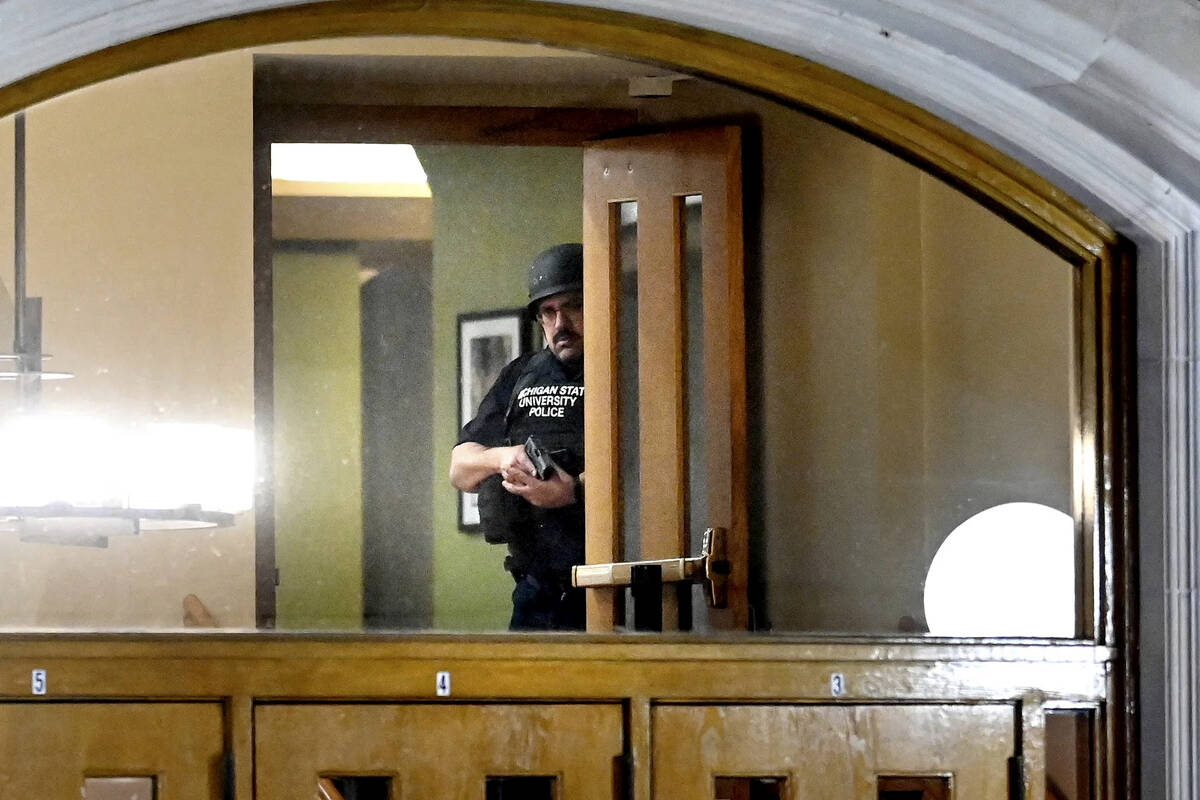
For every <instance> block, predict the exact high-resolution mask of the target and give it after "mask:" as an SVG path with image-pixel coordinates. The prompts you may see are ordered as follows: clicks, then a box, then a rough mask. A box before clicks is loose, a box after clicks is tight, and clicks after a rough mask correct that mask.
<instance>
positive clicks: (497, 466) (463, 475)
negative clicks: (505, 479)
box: [450, 442, 533, 492]
mask: <svg viewBox="0 0 1200 800" xmlns="http://www.w3.org/2000/svg"><path fill="white" fill-rule="evenodd" d="M512 469H519V470H521V471H523V472H527V473H529V474H530V475H533V464H531V463H529V456H527V455H525V448H524V447H522V446H521V445H513V446H512V447H485V446H484V445H481V444H479V443H478V442H463V443H462V444H459V445H457V446H455V448H454V449H453V450H451V451H450V483H451V484H452V485H453V486H454V488H455V489H458V490H460V491H463V492H473V491H475V490H476V489H478V488H479V484H481V483H483V481H484V480H485V479H486V478H487V477H488V476H489V475H503V474H505V473H506V472H508V471H509V470H512Z"/></svg>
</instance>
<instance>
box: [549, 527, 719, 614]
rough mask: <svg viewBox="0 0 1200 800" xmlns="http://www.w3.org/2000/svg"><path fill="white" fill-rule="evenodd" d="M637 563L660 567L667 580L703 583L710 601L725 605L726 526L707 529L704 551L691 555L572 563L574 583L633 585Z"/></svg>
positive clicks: (717, 605)
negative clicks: (644, 559)
mask: <svg viewBox="0 0 1200 800" xmlns="http://www.w3.org/2000/svg"><path fill="white" fill-rule="evenodd" d="M634 567H659V568H660V569H661V570H662V582H663V583H703V584H704V594H705V596H707V597H708V604H709V605H710V606H712V607H713V608H724V607H725V598H726V583H727V582H728V579H729V560H728V559H727V558H726V556H725V529H724V528H709V529H707V530H706V531H704V545H703V547H702V549H701V554H700V555H698V556H693V557H691V558H660V559H656V560H651V561H618V562H616V563H613V564H580V565H578V566H574V567H571V585H572V586H578V587H582V588H595V587H599V586H631V585H632V584H633V572H634Z"/></svg>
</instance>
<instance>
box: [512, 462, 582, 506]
mask: <svg viewBox="0 0 1200 800" xmlns="http://www.w3.org/2000/svg"><path fill="white" fill-rule="evenodd" d="M503 486H504V488H505V489H507V490H508V491H509V492H511V493H513V494H515V495H517V496H518V497H523V498H525V499H526V500H528V501H529V502H530V503H531V504H533V505H535V506H538V507H539V508H562V507H563V506H569V505H571V503H574V502H575V479H574V478H572V477H571V476H570V475H568V474H567V473H565V472H563V471H562V470H561V469H558V468H555V470H554V472H553V473H551V475H550V477H549V478H547V479H546V480H544V481H539V480H538V479H537V478H536V477H534V476H533V475H530V474H526V473H522V472H517V471H514V472H513V474H512V477H511V478H509V477H506V478H505V479H504V482H503Z"/></svg>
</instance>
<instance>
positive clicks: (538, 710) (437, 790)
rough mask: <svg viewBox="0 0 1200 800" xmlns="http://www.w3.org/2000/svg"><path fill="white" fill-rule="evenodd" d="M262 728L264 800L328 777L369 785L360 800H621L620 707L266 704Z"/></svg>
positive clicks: (260, 794)
mask: <svg viewBox="0 0 1200 800" xmlns="http://www.w3.org/2000/svg"><path fill="white" fill-rule="evenodd" d="M254 724H255V734H254V739H255V786H256V797H257V798H258V800H297V799H300V798H302V799H303V800H308V799H309V798H312V797H314V796H316V791H317V785H318V781H320V780H321V779H323V778H324V779H329V780H332V781H334V782H335V783H338V784H342V785H343V786H344V785H345V784H346V782H349V783H350V784H354V783H355V781H359V780H361V781H364V782H363V783H360V784H359V785H360V786H362V787H368V786H369V787H370V792H368V790H367V789H366V788H361V789H359V790H356V792H351V793H357V794H358V796H359V798H360V800H361V798H363V797H365V796H366V795H367V794H370V796H372V797H386V798H388V800H484V799H485V798H488V800H491V799H492V798H496V799H497V800H503V798H505V797H508V798H510V799H512V800H516V799H517V798H521V797H528V798H532V799H536V798H542V797H545V798H547V800H549V798H553V799H554V800H561V799H562V798H570V800H613V798H614V797H615V796H617V795H616V794H615V792H616V788H615V787H614V784H615V783H616V777H615V776H616V775H618V771H617V769H616V766H617V759H619V758H620V757H621V754H622V752H623V733H622V716H621V707H620V706H619V705H553V704H544V705H543V704H538V705H515V704H513V705H509V704H495V705H474V704H438V705H325V704H321V705H263V706H259V707H258V708H257V709H256V710H255V713H254ZM506 780H507V781H515V784H509V787H510V788H509V790H508V791H505V788H504V787H505V783H504V782H505V781H506ZM381 781H382V783H383V784H384V785H382V786H381V785H380V782H381ZM514 785H515V787H516V788H512V787H513V786H514ZM343 794H344V795H345V796H346V797H347V800H349V794H348V793H346V792H343Z"/></svg>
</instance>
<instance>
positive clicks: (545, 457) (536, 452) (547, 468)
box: [525, 436, 554, 481]
mask: <svg viewBox="0 0 1200 800" xmlns="http://www.w3.org/2000/svg"><path fill="white" fill-rule="evenodd" d="M525 455H527V456H529V460H530V461H532V462H533V473H534V474H535V475H537V477H538V480H539V481H544V480H546V479H547V478H549V477H550V475H551V473H552V472H553V471H554V459H553V458H551V457H550V453H549V451H547V450H546V448H544V447H542V446H541V445H540V444H538V441H537V439H534V438H533V437H532V436H530V437H529V438H528V439H526V440H525Z"/></svg>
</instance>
